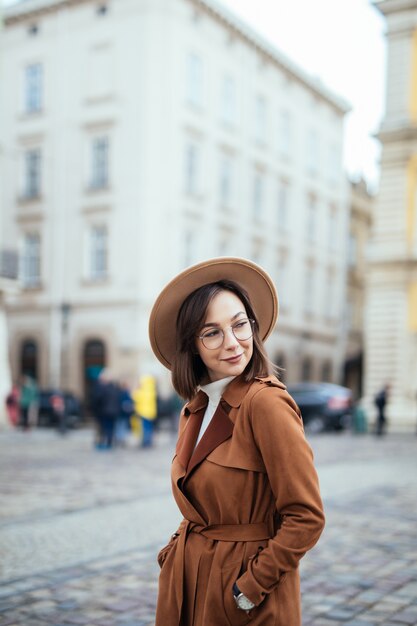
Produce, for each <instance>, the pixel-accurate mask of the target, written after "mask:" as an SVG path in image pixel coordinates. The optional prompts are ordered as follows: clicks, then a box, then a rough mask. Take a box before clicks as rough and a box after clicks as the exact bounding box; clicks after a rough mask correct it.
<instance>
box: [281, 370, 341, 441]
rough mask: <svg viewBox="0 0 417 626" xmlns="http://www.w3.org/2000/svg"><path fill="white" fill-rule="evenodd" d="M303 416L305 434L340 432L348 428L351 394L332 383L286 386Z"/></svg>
mask: <svg viewBox="0 0 417 626" xmlns="http://www.w3.org/2000/svg"><path fill="white" fill-rule="evenodd" d="M287 389H288V392H289V393H290V394H291V395H292V397H293V398H294V400H295V401H296V403H297V404H298V406H299V407H300V410H301V414H302V416H303V422H304V428H305V431H306V433H319V432H322V431H324V430H342V429H344V428H346V427H347V426H349V424H350V420H351V411H352V392H351V390H350V389H348V388H347V387H341V386H340V385H334V384H332V383H308V382H306V383H297V384H295V385H288V387H287Z"/></svg>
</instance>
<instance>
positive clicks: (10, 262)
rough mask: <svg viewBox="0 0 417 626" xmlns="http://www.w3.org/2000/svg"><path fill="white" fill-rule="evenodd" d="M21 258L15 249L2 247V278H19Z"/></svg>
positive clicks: (0, 273) (0, 253) (0, 275)
mask: <svg viewBox="0 0 417 626" xmlns="http://www.w3.org/2000/svg"><path fill="white" fill-rule="evenodd" d="M18 266H19V258H18V254H17V252H16V251H15V250H6V249H4V248H0V278H9V279H11V280H15V279H17V276H18Z"/></svg>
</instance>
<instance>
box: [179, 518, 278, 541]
mask: <svg viewBox="0 0 417 626" xmlns="http://www.w3.org/2000/svg"><path fill="white" fill-rule="evenodd" d="M188 532H192V533H200V534H201V535H204V537H207V539H213V540H215V541H261V540H262V539H270V538H271V537H272V535H271V532H270V530H269V527H268V524H267V523H266V522H258V523H256V524H211V525H210V526H202V525H201V524H195V523H193V522H189V524H188Z"/></svg>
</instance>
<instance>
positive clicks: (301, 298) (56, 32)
mask: <svg viewBox="0 0 417 626" xmlns="http://www.w3.org/2000/svg"><path fill="white" fill-rule="evenodd" d="M107 4H108V11H107V14H103V15H97V12H96V10H97V5H96V3H94V2H74V3H72V4H70V5H67V4H65V3H61V2H58V1H57V0H55V1H54V0H49V2H47V1H46V0H43V2H41V3H40V5H42V6H45V7H46V6H48V7H49V10H48V11H43V10H42V11H40V12H39V13H38V14H36V15H35V14H34V13H33V12H32V13H31V10H32V8H34V7H35V6H40V5H39V2H35V0H28V1H27V2H25V3H22V4H21V5H20V6H19V5H17V7H14V8H10V9H9V10H8V12H7V14H6V29H5V35H4V38H3V42H2V47H3V55H2V56H3V59H4V58H7V61H4V62H3V67H2V72H3V78H4V80H5V81H6V82H7V84H8V85H9V89H8V90H7V94H4V98H5V103H6V115H5V116H4V121H3V126H2V129H1V130H2V137H4V143H5V146H6V151H7V154H8V155H9V157H8V158H7V159H6V160H5V163H4V165H3V167H4V173H5V178H6V180H7V184H6V185H5V189H4V192H3V200H4V204H5V206H7V215H6V220H5V227H6V229H7V231H8V233H9V236H10V237H11V238H14V239H16V240H18V241H19V242H20V245H21V246H22V245H23V244H22V239H23V238H24V235H25V233H26V234H28V233H31V232H33V231H39V232H40V234H41V261H40V262H41V280H40V282H39V284H37V285H35V286H33V285H32V287H31V288H30V289H29V288H26V289H25V290H24V292H23V293H22V294H21V295H19V296H18V297H15V298H13V299H10V300H9V304H8V310H9V325H10V333H11V351H12V355H13V363H14V369H15V371H17V370H18V368H19V365H18V364H19V345H20V343H21V341H22V337H23V336H24V335H25V334H26V335H27V336H28V337H29V336H32V337H35V336H36V337H38V338H39V343H40V346H39V350H40V363H41V366H40V378H41V380H40V382H41V384H42V385H65V386H68V387H69V388H71V389H73V390H75V391H78V392H81V391H82V390H83V379H84V374H83V371H82V356H80V355H82V353H83V345H84V344H85V342H86V341H87V340H89V339H94V338H99V339H101V340H102V341H103V342H105V344H106V347H107V351H106V352H107V355H108V363H107V364H108V365H109V366H110V367H111V368H112V369H114V370H115V371H117V374H118V375H119V376H123V377H132V378H136V377H137V376H138V374H139V372H140V371H141V370H146V371H149V370H151V371H153V372H154V373H157V374H158V375H162V371H161V370H160V369H159V367H158V365H157V364H156V363H155V359H154V357H153V356H152V354H151V352H150V349H149V346H148V340H147V318H148V315H149V310H150V307H151V305H152V302H153V300H154V298H155V296H156V294H157V293H158V292H159V290H160V288H161V287H162V285H163V284H164V283H165V282H167V281H168V280H169V279H170V278H171V277H172V276H173V275H174V274H175V273H176V272H177V271H179V270H181V269H182V268H183V267H184V266H186V265H187V264H190V263H194V262H197V261H199V260H201V259H203V258H206V257H209V256H217V255H237V256H247V257H249V258H251V259H253V260H255V261H256V262H259V263H260V264H261V265H263V266H265V268H266V269H267V270H268V271H269V272H270V273H271V274H272V276H273V278H274V279H275V280H276V283H277V287H278V291H279V293H280V299H281V309H280V322H279V325H278V327H277V331H276V332H275V333H274V334H273V336H272V337H271V339H270V340H269V344H268V345H269V349H270V352H271V356H272V357H273V358H276V357H277V356H278V355H280V358H283V359H284V360H285V364H286V370H287V371H286V377H287V380H289V381H295V380H298V379H299V378H300V376H301V370H302V363H303V360H305V359H306V358H309V359H310V360H311V377H312V378H313V379H317V380H318V379H320V378H321V377H322V373H323V367H324V366H326V367H327V366H328V364H329V363H330V371H331V379H332V380H334V381H335V382H338V381H339V380H340V378H341V373H342V366H343V358H344V351H345V347H346V345H345V344H346V332H345V327H344V325H343V309H344V304H343V303H344V300H345V295H346V294H345V290H346V262H347V237H346V233H347V231H348V221H349V200H348V196H349V190H348V186H347V183H346V180H345V177H344V173H343V169H342V148H343V117H344V113H345V111H346V105H345V104H344V103H343V102H341V101H340V100H339V99H338V98H337V97H336V96H334V95H333V94H329V93H328V92H327V91H326V90H325V89H324V88H323V87H322V86H320V85H318V84H316V83H315V82H314V81H313V80H312V79H311V78H310V77H308V76H305V75H304V74H303V73H302V72H301V71H300V70H297V68H294V67H293V65H292V64H291V63H290V62H289V61H288V60H287V59H285V58H284V57H282V55H280V54H279V53H277V52H276V51H274V50H272V49H271V47H270V46H269V45H268V44H267V42H264V41H263V40H262V39H261V38H260V37H259V36H258V35H257V34H256V33H253V32H252V31H250V29H249V28H248V27H246V26H245V27H244V26H243V25H242V24H241V23H240V22H239V21H238V20H236V19H235V18H233V17H232V16H230V14H229V13H227V12H224V13H223V12H222V11H221V10H218V11H217V10H216V11H214V9H213V6H212V5H211V3H210V2H208V1H207V2H206V1H204V2H203V1H197V0H195V1H191V0H175V2H172V0H170V1H168V0H152V1H150V0H140V1H138V0H120V1H118V2H114V1H113V2H109V3H107ZM20 11H23V15H21V16H20V17H19V12H20ZM34 23H36V24H37V25H38V28H39V32H38V34H37V35H35V36H33V35H29V34H28V28H30V27H31V25H33V24H34ZM5 53H7V55H6V54H5ZM190 55H193V57H192V58H193V59H194V61H192V62H193V63H195V64H196V67H197V70H196V68H195V67H194V71H195V72H196V74H197V80H196V83H197V86H196V87H195V93H194V95H193V91H192V90H191V92H192V93H191V95H190V82H189V74H187V67H188V71H190V58H191V57H190ZM195 59H197V61H195ZM36 62H41V63H42V64H43V68H44V75H43V79H44V106H42V110H41V111H40V112H39V113H38V114H35V115H34V114H31V115H27V114H25V113H24V111H23V110H22V106H21V102H22V98H23V94H22V84H23V82H22V81H23V74H24V71H25V67H26V66H27V64H30V63H36ZM187 64H188V65H187ZM200 70H201V78H200V77H199V76H200V75H199V72H200ZM187 76H188V78H187ZM226 76H227V77H229V78H230V79H231V80H232V82H233V85H234V90H235V91H234V93H235V105H234V107H233V111H232V114H231V115H229V119H227V115H226V114H225V111H224V105H223V106H222V89H223V88H224V80H225V77H226ZM286 129H287V130H286ZM286 132H288V136H287V141H285V137H286ZM102 136H106V137H108V142H109V144H108V145H109V179H108V184H107V185H105V186H102V187H101V188H99V189H97V188H95V189H94V188H91V185H90V182H91V181H90V176H91V172H90V171H89V170H90V168H89V159H90V157H91V155H90V150H91V142H92V141H93V140H94V138H100V137H102ZM190 146H191V147H193V148H192V149H194V150H195V151H196V153H197V159H196V160H197V164H196V165H195V174H194V180H193V181H191V182H193V184H192V185H191V183H190V180H189V178H190V177H189V176H188V179H187V175H186V172H187V168H186V159H187V158H188V157H187V154H188V155H189V154H190ZM33 147H35V148H36V147H40V148H41V150H42V189H41V194H40V195H39V197H37V198H32V199H30V200H28V199H24V198H22V197H21V195H22V194H21V193H20V190H21V186H22V159H23V156H24V153H25V151H26V152H27V151H28V150H29V149H31V148H33ZM187 151H188V152H187ZM12 155H14V156H12ZM225 159H226V161H227V162H228V163H229V165H230V168H231V174H230V175H229V177H228V179H229V183H230V189H231V191H230V194H229V195H228V197H227V198H226V199H225V197H224V193H223V197H222V194H221V191H220V189H221V183H220V178H221V168H222V167H223V165H222V164H223V163H224V160H225ZM187 181H188V182H187ZM256 181H257V182H256ZM283 189H286V191H283ZM285 194H286V195H285ZM283 198H286V199H285V202H284V200H283ZM92 227H97V228H101V227H105V228H106V229H107V233H108V269H107V272H106V274H105V275H104V276H103V277H102V278H101V279H100V280H97V277H96V279H95V280H91V277H89V274H88V271H87V255H86V251H87V250H88V237H89V229H91V228H92ZM19 342H20V343H19Z"/></svg>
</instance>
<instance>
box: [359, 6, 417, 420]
mask: <svg viewBox="0 0 417 626" xmlns="http://www.w3.org/2000/svg"><path fill="white" fill-rule="evenodd" d="M377 6H378V8H379V9H380V10H381V12H382V13H383V14H384V15H385V16H386V19H387V45H388V70H387V92H386V115H385V118H384V120H383V122H382V126H381V129H380V133H379V136H380V140H381V142H382V148H383V149H382V159H381V186H380V193H379V197H378V200H377V206H376V211H375V221H374V227H373V237H372V246H371V250H370V265H369V274H368V302H369V306H368V314H367V321H366V350H367V364H366V381H365V385H366V395H367V400H368V407H369V411H370V413H371V414H372V413H373V411H374V407H373V398H374V396H375V394H376V392H377V391H378V390H379V388H380V387H382V385H383V384H385V383H387V382H389V383H390V384H391V397H390V403H389V418H390V427H391V428H392V429H393V430H395V429H397V430H400V429H407V430H414V429H415V419H416V417H415V416H416V406H417V405H416V402H417V395H416V394H417V383H416V381H417V333H416V331H417V328H416V323H415V319H417V311H415V310H414V305H413V303H414V285H417V246H416V222H415V211H416V209H415V207H416V201H415V198H416V196H415V189H416V180H417V179H416V169H415V163H416V162H417V142H416V137H415V115H416V106H417V98H416V95H417V94H416V90H415V87H416V78H415V77H416V71H417V63H416V61H417V58H416V54H415V42H416V33H417V2H413V1H411V2H408V3H407V5H406V6H403V7H401V6H399V5H398V4H395V3H394V2H392V0H384V1H383V2H379V3H378V4H377Z"/></svg>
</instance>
